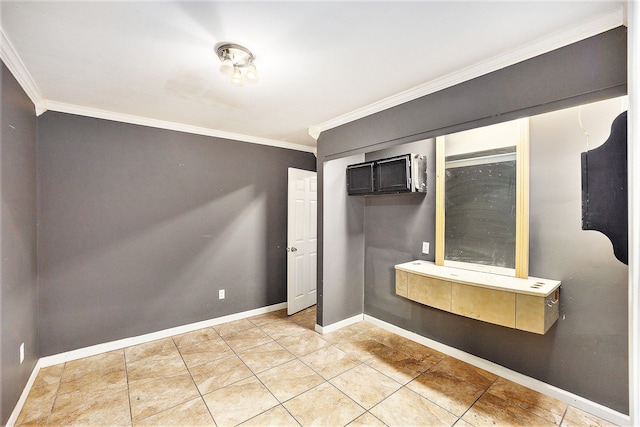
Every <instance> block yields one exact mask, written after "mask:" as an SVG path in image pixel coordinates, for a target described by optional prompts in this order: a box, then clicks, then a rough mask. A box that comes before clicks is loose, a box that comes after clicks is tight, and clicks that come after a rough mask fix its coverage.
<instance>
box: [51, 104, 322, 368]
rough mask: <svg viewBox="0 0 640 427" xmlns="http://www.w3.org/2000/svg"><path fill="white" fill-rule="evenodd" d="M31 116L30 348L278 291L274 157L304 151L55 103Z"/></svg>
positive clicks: (112, 334)
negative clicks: (35, 294) (34, 174)
mask: <svg viewBox="0 0 640 427" xmlns="http://www.w3.org/2000/svg"><path fill="white" fill-rule="evenodd" d="M38 126H39V133H38V174H39V177H38V185H39V191H40V205H39V211H38V213H39V221H40V227H39V230H38V239H39V247H38V272H39V286H40V330H41V341H40V344H41V351H42V354H43V355H50V354H54V353H59V352H63V351H68V350H72V349H76V348H81V347H85V346H89V345H93V344H97V343H102V342H106V341H111V340H116V339H120V338H125V337H129V336H135V335H140V334H144V333H149V332H154V331H157V330H161V329H165V328H169V327H174V326H179V325H184V324H188V323H192V322H196V321H200V320H205V319H209V318H215V317H220V316H224V315H228V314H233V313H237V312H241V311H245V310H250V309H254V308H259V307H264V306H267V305H271V304H277V303H281V302H284V301H286V251H285V249H286V232H287V231H286V222H287V213H286V209H287V167H296V168H300V169H307V170H315V157H314V155H313V154H311V153H304V152H298V151H294V150H287V149H281V148H275V147H268V146H261V145H256V144H249V143H243V142H237V141H229V140H224V139H217V138H211V137H204V136H197V135H190V134H184V133H180V132H173V131H166V130H161V129H154V128H147V127H143V126H135V125H128V124H122V123H116V122H111V121H106V120H98V119H90V118H85V117H79V116H73V115H68V114H62V113H55V112H47V113H45V114H44V115H43V116H41V117H40V118H39V119H38ZM219 289H225V290H226V299H224V300H218V290H219Z"/></svg>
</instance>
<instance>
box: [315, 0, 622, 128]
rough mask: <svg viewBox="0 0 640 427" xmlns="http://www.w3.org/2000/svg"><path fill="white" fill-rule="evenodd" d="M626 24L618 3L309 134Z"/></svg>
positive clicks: (341, 116) (332, 120)
mask: <svg viewBox="0 0 640 427" xmlns="http://www.w3.org/2000/svg"><path fill="white" fill-rule="evenodd" d="M625 23H626V11H625V8H624V6H620V7H618V8H616V9H614V10H612V11H611V12H609V13H606V14H604V15H601V16H599V17H597V18H594V19H592V20H590V21H587V22H585V23H583V24H581V25H579V26H576V27H573V28H570V29H568V30H566V31H562V32H559V33H556V34H553V35H551V36H549V37H545V38H544V39H541V40H537V41H534V42H532V43H530V44H528V45H526V46H524V47H521V48H518V49H515V50H512V51H508V52H506V53H504V54H502V55H499V56H496V57H493V58H490V59H488V60H485V61H482V62H479V63H477V64H474V65H471V66H469V67H466V68H463V69H461V70H458V71H456V72H454V73H451V74H447V75H445V76H442V77H440V78H437V79H435V80H432V81H429V82H427V83H424V84H421V85H419V86H416V87H414V88H412V89H408V90H406V91H403V92H400V93H398V94H396V95H392V96H390V97H388V98H384V99H382V100H380V101H377V102H374V103H372V104H369V105H366V106H364V107H362V108H358V109H357V110H354V111H351V112H349V113H346V114H343V115H340V116H338V117H336V118H334V119H331V120H328V121H326V122H323V123H320V124H317V125H314V126H311V127H309V135H310V136H311V137H312V138H313V139H315V140H317V139H318V137H319V136H320V134H321V133H322V132H324V131H325V130H329V129H333V128H336V127H338V126H341V125H344V124H346V123H349V122H353V121H355V120H358V119H361V118H364V117H367V116H370V115H372V114H375V113H379V112H381V111H384V110H388V109H389V108H392V107H396V106H398V105H401V104H404V103H406V102H409V101H413V100H414V99H417V98H420V97H422V96H425V95H429V94H431V93H435V92H437V91H439V90H442V89H446V88H448V87H451V86H455V85H457V84H460V83H463V82H465V81H468V80H471V79H474V78H476V77H480V76H483V75H485V74H488V73H491V72H494V71H497V70H500V69H502V68H505V67H508V66H510V65H514V64H517V63H518V62H522V61H525V60H527V59H530V58H533V57H535V56H538V55H542V54H544V53H547V52H550V51H552V50H555V49H558V48H561V47H563V46H567V45H570V44H572V43H575V42H578V41H580V40H584V39H586V38H589V37H592V36H595V35H597V34H600V33H602V32H604V31H608V30H611V29H613V28H616V27H619V26H620V25H624V24H625Z"/></svg>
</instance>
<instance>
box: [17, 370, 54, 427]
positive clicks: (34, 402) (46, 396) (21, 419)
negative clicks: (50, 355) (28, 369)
mask: <svg viewBox="0 0 640 427" xmlns="http://www.w3.org/2000/svg"><path fill="white" fill-rule="evenodd" d="M41 372H42V370H41ZM36 384H37V386H36ZM58 386H59V383H49V382H47V380H46V379H45V378H40V373H38V377H37V378H36V381H35V382H34V387H32V388H31V391H30V392H29V395H28V396H27V400H26V401H25V402H24V405H23V406H22V410H21V411H20V415H18V418H17V420H16V425H20V424H33V425H46V424H47V420H48V419H49V414H50V413H51V409H52V408H53V401H54V399H55V397H56V393H57V392H58Z"/></svg>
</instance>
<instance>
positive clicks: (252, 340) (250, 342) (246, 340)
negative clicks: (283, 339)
mask: <svg viewBox="0 0 640 427" xmlns="http://www.w3.org/2000/svg"><path fill="white" fill-rule="evenodd" d="M251 325H253V323H252V324H251ZM224 340H225V341H226V342H227V344H229V347H231V348H232V349H233V350H234V351H235V352H236V353H241V352H243V351H245V350H247V349H250V348H253V347H257V346H259V345H262V344H266V343H268V342H271V341H273V340H272V339H271V338H270V337H269V336H268V335H267V334H265V333H264V332H262V330H261V329H259V328H256V327H255V326H254V327H252V328H250V329H245V330H243V331H240V332H236V333H233V334H229V335H227V336H225V337H224Z"/></svg>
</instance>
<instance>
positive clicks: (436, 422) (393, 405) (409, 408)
mask: <svg viewBox="0 0 640 427" xmlns="http://www.w3.org/2000/svg"><path fill="white" fill-rule="evenodd" d="M369 412H371V414H373V415H375V416H376V417H377V418H378V419H380V420H381V421H382V422H383V423H385V424H386V425H388V426H391V427H393V426H400V427H404V426H451V425H453V423H454V422H455V421H456V420H457V418H458V417H456V416H455V415H453V414H451V413H450V412H447V411H445V410H444V409H442V408H441V407H439V406H438V405H436V404H435V403H433V402H430V401H429V400H427V399H425V398H424V397H422V396H420V395H419V394H417V393H415V392H413V391H411V390H409V389H407V388H404V387H403V388H401V389H400V390H398V391H397V392H395V393H394V394H392V395H391V396H389V398H387V399H385V400H383V401H382V402H381V403H379V404H378V405H376V406H374V407H373V408H371V410H370V411H369Z"/></svg>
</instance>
